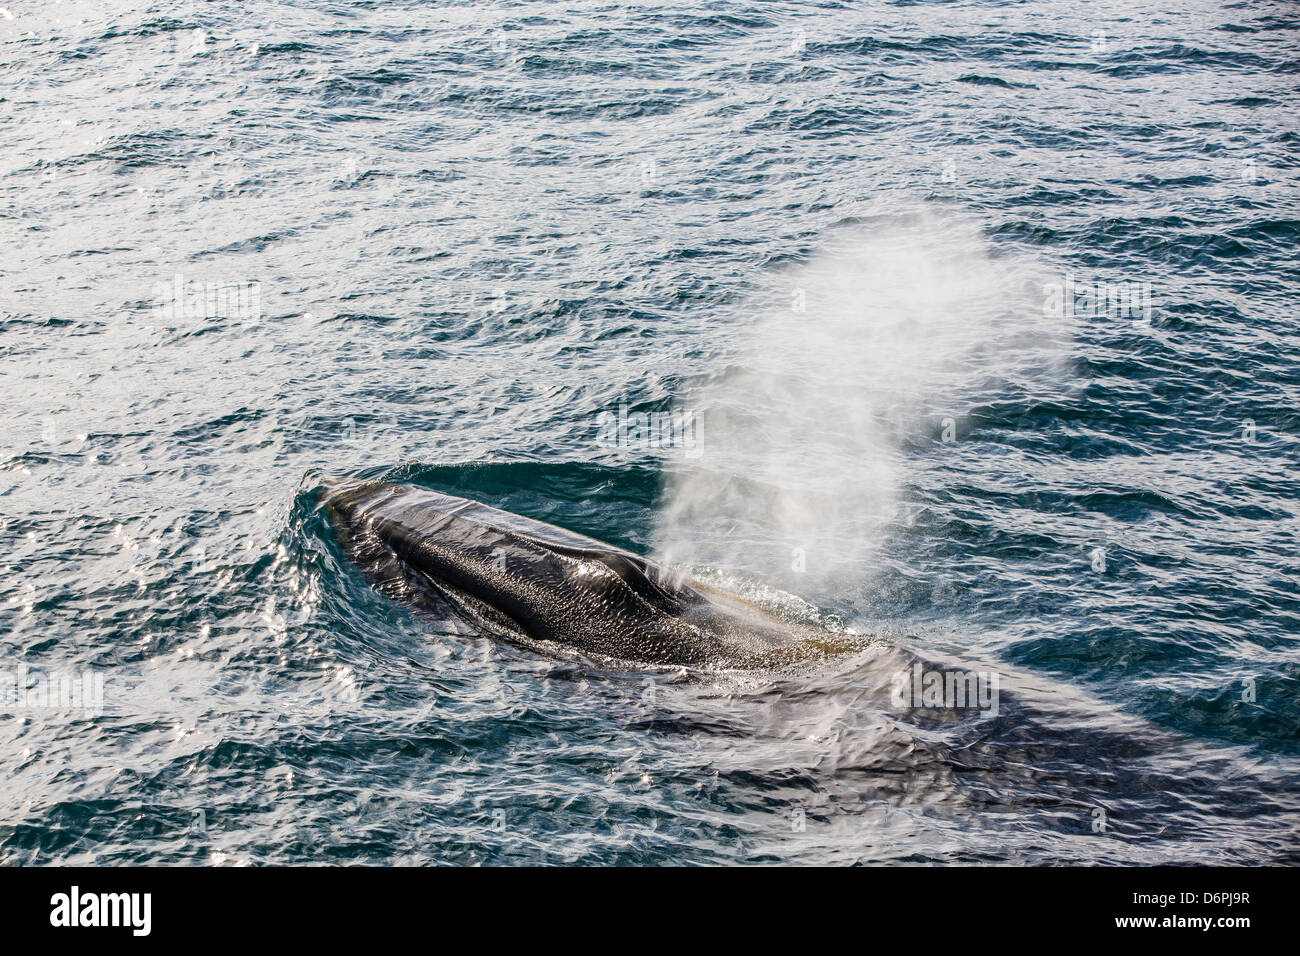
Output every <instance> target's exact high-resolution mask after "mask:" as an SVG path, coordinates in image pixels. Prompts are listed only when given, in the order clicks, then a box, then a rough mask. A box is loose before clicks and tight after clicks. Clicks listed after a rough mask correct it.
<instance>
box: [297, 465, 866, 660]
mask: <svg viewBox="0 0 1300 956" xmlns="http://www.w3.org/2000/svg"><path fill="white" fill-rule="evenodd" d="M319 500H320V502H321V504H323V505H324V507H325V508H326V509H327V512H328V514H329V517H330V520H331V523H332V525H333V527H334V531H335V534H336V536H337V537H338V539H339V541H340V543H341V544H342V545H343V547H344V550H345V551H346V552H347V553H348V555H349V557H351V558H352V560H353V561H354V562H355V563H356V564H357V565H358V566H359V567H360V568H361V569H362V570H363V571H364V572H365V573H366V574H367V576H368V577H369V578H370V580H371V581H372V583H374V584H376V586H377V587H378V588H379V589H380V590H381V591H382V592H384V593H386V594H388V595H390V596H392V597H396V598H399V599H404V600H405V601H406V602H407V603H410V604H414V605H416V606H417V607H423V608H426V609H431V608H433V607H436V608H437V609H438V610H439V611H441V612H444V613H445V612H446V611H447V610H450V611H451V612H452V613H453V614H454V615H455V616H456V617H457V618H459V619H460V621H462V622H464V623H466V624H468V625H469V628H470V629H471V631H474V632H479V633H483V634H486V635H488V636H493V637H499V638H503V639H506V640H509V641H512V642H514V643H516V644H521V645H524V646H527V647H529V648H530V649H533V650H537V651H540V652H542V653H549V654H554V653H557V652H558V653H561V654H563V653H568V652H575V651H576V652H578V653H581V654H583V655H586V656H592V657H597V658H606V659H613V660H618V661H623V662H630V663H639V664H650V665H682V666H688V667H713V666H716V667H728V668H737V667H738V668H773V667H780V666H782V665H786V664H790V663H793V662H796V661H801V660H809V659H813V658H817V657H824V656H826V655H827V654H833V653H839V652H842V651H845V650H850V649H853V648H854V647H856V646H857V645H856V644H853V645H850V642H849V641H848V638H847V637H846V636H843V635H835V634H831V633H829V632H822V631H817V630H814V629H811V628H807V627H803V626H800V625H794V624H790V623H787V622H785V621H782V620H780V619H778V618H776V617H774V616H772V615H771V614H768V613H767V612H765V611H763V610H762V609H760V608H759V607H757V606H755V605H753V604H751V603H749V602H747V601H744V600H743V599H741V598H739V597H736V596H734V595H730V594H726V593H724V592H722V591H718V590H716V589H713V588H709V587H707V586H706V585H702V584H699V583H698V582H687V581H685V580H682V579H681V578H680V577H679V576H678V575H676V574H674V573H672V572H671V571H669V570H668V569H666V568H663V567H661V566H659V565H657V564H655V563H654V562H652V561H649V560H647V559H646V558H643V557H640V556H639V555H636V554H633V553H631V552H629V551H625V550H623V549H621V548H616V547H613V546H611V545H608V544H605V543H603V542H600V541H597V540H595V539H593V538H588V537H585V536H583V535H579V534H576V533H574V532H572V531H567V530H565V529H563V528H559V527H556V526H554V525H549V524H546V523H544V522H541V521H535V520H533V519H530V518H525V517H522V516H520V515H516V514H511V513H509V512H506V511H502V510H499V509H497V508H493V507H490V506H489V505H485V504H482V503H480V502H477V501H472V500H470V499H467V498H458V497H456V496H454V495H446V494H441V493H439V492H436V491H431V490H428V489H425V488H420V487H416V486H412V485H401V484H393V483H388V482H377V481H358V480H339V481H333V482H327V483H326V484H325V485H324V486H323V487H322V489H321V491H320V496H319Z"/></svg>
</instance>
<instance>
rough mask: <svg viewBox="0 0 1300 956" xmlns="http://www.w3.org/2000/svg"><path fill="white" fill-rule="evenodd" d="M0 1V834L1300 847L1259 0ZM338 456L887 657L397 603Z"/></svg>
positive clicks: (1276, 284)
mask: <svg viewBox="0 0 1300 956" xmlns="http://www.w3.org/2000/svg"><path fill="white" fill-rule="evenodd" d="M3 5H4V9H3V10H0V53H2V55H0V239H2V240H3V249H4V256H3V258H0V389H2V392H0V394H2V395H3V398H4V413H3V415H2V416H0V466H2V467H0V561H2V562H3V574H2V576H0V588H2V593H0V766H3V770H4V772H3V774H2V775H0V863H6V864H33V863H38V864H50V863H96V864H98V863H184V864H222V865H259V864H283V863H366V864H433V863H452V864H505V863H528V864H563V863H580V864H727V863H755V862H782V863H833V864H841V863H906V864H954V863H967V862H982V863H1003V864H1042V863H1049V864H1071V863H1088V864H1114V863H1166V862H1168V863H1240V864H1253V863H1264V862H1274V863H1276V862H1290V863H1296V862H1300V641H1298V639H1300V571H1298V568H1297V552H1298V551H1300V411H1298V408H1300V363H1298V362H1297V356H1300V333H1298V332H1297V302H1298V301H1300V263H1298V261H1297V255H1296V250H1297V239H1300V188H1298V185H1297V170H1298V166H1300V163H1298V162H1297V156H1298V155H1300V154H1298V153H1297V146H1300V134H1298V131H1297V116H1298V115H1300V113H1298V111H1297V99H1298V97H1297V92H1296V82H1295V81H1296V76H1297V73H1298V72H1300V11H1297V9H1296V7H1295V5H1294V4H1290V3H1281V2H1255V0H1252V2H1238V3H1223V2H1211V0H1180V2H1177V3H1164V4H1134V3H1130V2H1120V0H1114V2H1111V0H1095V2H1090V3H1087V4H1081V3H1077V2H1065V0H1043V2H903V0H898V2H822V3H815V2H807V3H805V2H773V3H756V2H748V3H746V2H682V3H662V2H661V3H645V4H623V3H608V2H585V0H580V2H575V3H552V2H528V3H484V2H462V3H428V2H410V0H395V2H306V0H303V2H267V0H249V2H239V3H235V2H226V0H216V2H174V3H147V2H141V0H94V2H90V0H62V2H45V0H42V2H29V0H3ZM338 476H361V477H372V478H385V479H388V480H393V481H405V482H412V483H417V484H422V485H426V486H428V487H431V488H435V489H438V490H440V491H444V492H449V493H452V494H457V495H463V496H468V497H472V498H476V499H479V500H482V501H485V502H487V503H489V504H491V505H494V506H496V507H499V508H504V509H507V510H510V511H513V512H517V513H520V514H523V515H526V516H529V517H532V518H537V519H541V520H543V521H548V522H551V523H554V524H558V525H562V526H564V527H567V528H570V529H573V530H575V531H578V532H581V533H583V534H587V535H591V536H594V537H596V538H599V539H602V540H605V541H608V542H610V543H612V544H614V545H618V546H620V547H624V548H629V549H632V550H634V551H637V552H639V553H643V554H647V555H653V556H656V557H658V558H660V559H661V560H664V561H666V562H668V563H670V564H672V565H673V566H675V567H678V568H681V569H683V570H684V571H685V572H687V573H690V574H693V575H695V576H697V577H700V578H702V579H705V580H708V581H711V582H713V583H714V584H718V585H721V586H723V587H725V588H726V589H728V590H732V591H736V592H738V593H741V594H744V595H746V596H747V597H749V598H750V599H752V600H754V601H756V602H758V603H760V604H762V605H764V606H767V607H769V608H770V609H772V610H774V611H775V612H777V613H781V614H785V615H787V616H795V617H799V618H800V619H802V620H806V621H816V622H818V623H819V625H820V626H824V627H826V628H828V629H836V630H839V631H847V630H852V631H854V632H855V633H856V634H858V635H861V636H862V637H863V638H864V640H867V641H868V642H869V643H870V644H871V646H872V648H873V649H872V650H871V651H869V652H863V653H861V654H851V655H847V656H842V657H840V658H837V659H835V660H833V661H829V662H827V663H826V664H825V665H824V666H821V667H818V668H814V669H811V670H805V671H801V672H799V673H789V674H785V673H780V674H762V673H758V674H755V673H743V674H742V673H728V672H725V670H716V671H708V672H704V673H690V672H685V671H680V670H677V671H672V670H658V671H655V670H644V669H637V668H633V667H629V668H624V669H613V670H611V669H608V668H601V667H595V666H592V664H591V663H590V662H586V661H583V660H580V659H577V658H572V659H570V658H566V657H565V656H563V655H554V656H546V655H537V654H533V653H529V652H527V651H525V650H523V649H520V648H515V647H511V646H509V645H507V644H503V643H501V642H498V641H494V640H491V639H488V638H485V637H477V636H473V635H468V636H467V635H464V634H454V633H439V632H438V629H437V628H431V627H430V626H429V625H428V623H427V622H426V621H423V620H421V619H420V618H419V617H418V616H416V615H415V614H413V613H412V611H411V609H409V608H407V607H404V606H402V605H401V604H398V603H395V602H393V601H391V600H389V599H388V598H386V597H384V596H383V595H381V594H380V593H378V592H377V591H376V590H375V589H374V588H373V587H371V586H370V584H369V583H368V582H367V581H366V579H365V578H364V576H363V575H362V574H361V573H360V572H359V571H358V570H357V568H356V567H355V566H354V565H353V564H352V563H351V562H350V561H349V560H348V558H347V556H346V555H345V554H344V552H343V551H342V550H341V548H340V547H339V544H338V542H337V540H336V538H335V535H334V533H333V529H332V527H331V525H330V522H329V520H328V517H327V516H326V515H325V513H324V512H322V511H321V510H320V509H319V507H318V504H317V497H316V493H317V490H318V489H319V488H320V486H321V483H322V482H323V481H324V480H325V479H327V478H331V477H338ZM904 651H905V652H906V653H907V654H908V655H915V656H916V658H917V659H918V660H924V661H931V662H933V661H940V662H944V663H943V666H945V667H952V668H966V669H969V670H971V671H974V672H976V673H977V674H980V675H984V676H985V677H989V676H990V675H993V676H996V677H997V679H998V682H999V683H998V687H999V692H1000V695H1001V702H1000V706H998V707H997V708H996V713H994V712H992V710H990V709H989V708H985V709H984V710H983V711H975V710H971V709H969V708H968V709H967V710H965V711H961V712H959V713H956V714H955V715H954V714H947V715H944V719H938V716H939V715H931V716H934V717H935V718H936V719H926V718H925V716H924V715H922V716H919V717H918V715H917V714H915V713H912V712H910V711H904V710H899V709H898V708H893V707H891V706H890V704H889V700H888V699H887V698H888V695H885V696H883V697H882V696H881V693H880V691H881V688H882V687H884V686H888V685H889V682H890V680H891V679H892V677H891V674H892V673H894V672H895V671H897V670H898V668H899V666H901V665H900V664H899V663H898V662H899V661H901V660H903V658H902V657H895V656H894V655H895V652H897V654H900V655H901V654H902V653H903V652H904ZM907 659H908V660H911V657H908V658H907ZM891 661H892V663H891ZM935 666H938V665H935ZM65 690H66V691H67V693H66V694H65V693H64V691H65ZM74 690H76V691H77V693H75V694H74V693H73V691H74ZM949 718H951V719H949Z"/></svg>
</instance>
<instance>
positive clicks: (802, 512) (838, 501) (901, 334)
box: [657, 213, 1050, 595]
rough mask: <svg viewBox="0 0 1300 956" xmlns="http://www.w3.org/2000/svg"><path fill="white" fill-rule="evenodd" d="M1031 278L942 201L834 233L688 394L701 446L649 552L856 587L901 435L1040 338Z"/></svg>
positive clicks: (930, 430) (932, 419)
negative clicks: (700, 423)
mask: <svg viewBox="0 0 1300 956" xmlns="http://www.w3.org/2000/svg"><path fill="white" fill-rule="evenodd" d="M1040 289H1041V284H1040V283H1039V282H1038V281H1036V277H1034V276H1032V275H1030V274H1029V272H1028V270H1027V269H1026V268H1025V266H1024V264H1023V263H1015V262H1012V261H1010V260H1007V259H1002V260H997V259H994V258H992V257H991V256H990V253H989V247H988V244H987V242H986V241H985V240H984V238H983V236H982V234H981V232H980V230H979V228H978V227H977V225H976V224H974V223H971V222H969V221H966V220H963V219H955V218H953V216H952V215H951V214H948V213H942V214H940V213H924V214H920V215H916V216H909V217H906V218H899V217H894V218H893V219H892V220H891V221H890V224H887V225H886V224H879V225H874V226H871V227H869V228H862V227H859V228H857V229H854V230H852V231H849V232H845V233H843V234H841V235H839V236H836V237H833V238H832V239H831V240H830V241H829V242H828V244H827V246H826V248H825V249H824V251H823V252H821V253H820V254H818V255H817V256H816V257H815V258H814V259H812V260H811V261H808V262H807V263H805V264H803V265H800V266H799V267H797V268H795V269H792V270H790V271H789V272H788V273H786V274H784V275H783V276H781V277H780V281H779V282H778V283H777V284H776V286H775V288H774V289H773V290H771V291H770V292H768V293H767V296H766V301H767V302H774V301H775V302H780V303H781V305H780V307H777V308H774V309H771V310H769V311H767V312H766V313H764V314H763V315H761V316H760V318H759V320H758V321H757V323H756V325H755V326H754V327H753V329H752V333H751V334H750V337H749V338H748V339H747V341H746V342H745V343H744V344H743V346H742V347H741V348H740V350H739V353H740V354H739V355H738V358H737V360H736V362H735V363H734V364H733V366H732V367H731V370H729V371H728V372H727V373H726V374H725V375H723V376H722V377H720V378H718V379H715V380H714V381H713V382H712V383H711V384H709V385H708V386H706V387H705V388H703V389H702V390H701V391H700V393H699V394H697V395H693V396H690V397H689V399H688V403H689V405H690V406H691V407H693V408H696V409H699V410H700V412H701V414H702V415H703V417H704V418H703V420H704V422H705V429H704V432H703V447H702V454H701V457H700V459H699V461H698V462H696V463H690V464H688V465H685V466H683V467H682V468H681V470H679V471H677V472H674V473H673V474H671V475H670V476H669V478H668V484H667V488H666V496H665V504H664V508H663V510H662V513H661V518H660V526H659V528H658V537H657V545H658V550H659V553H660V554H661V555H662V557H663V558H664V559H665V560H666V561H667V562H669V563H671V564H676V565H679V566H680V565H686V566H692V565H694V566H700V565H712V566H715V567H721V568H729V569H735V570H739V571H743V572H748V573H752V574H757V575H761V576H762V577H764V578H766V579H767V580H770V581H773V582H774V583H778V584H780V585H781V586H785V587H789V588H790V589H791V590H794V591H797V592H798V593H802V594H809V595H811V594H812V593H814V592H816V591H822V592H823V593H825V592H827V591H828V590H829V591H833V592H835V593H844V589H845V588H846V587H850V586H851V582H856V583H857V584H858V585H860V584H861V583H862V582H863V581H864V580H865V579H866V577H868V576H869V575H870V572H871V569H872V563H873V557H874V555H875V551H876V548H877V546H878V544H879V542H880V541H881V538H882V529H883V527H884V525H885V524H886V523H888V522H891V521H895V520H897V519H898V517H899V505H900V489H901V487H902V485H903V483H904V482H905V481H906V480H908V476H909V462H908V460H907V458H906V457H905V449H904V447H903V444H904V442H905V441H906V440H908V439H909V438H911V439H918V440H921V441H923V442H924V441H928V440H930V439H931V436H934V437H935V438H936V439H937V438H938V434H939V430H940V429H941V428H942V427H943V424H942V423H943V419H944V417H946V416H949V415H952V416H953V417H954V418H955V419H956V418H958V417H959V416H960V415H961V408H962V407H964V404H965V402H966V401H967V400H968V399H969V397H970V396H972V395H978V394H979V393H980V390H981V385H982V383H983V382H985V381H986V380H991V379H990V377H992V378H998V379H1001V378H1003V377H1004V376H1006V375H1008V374H1012V373H1011V370H1010V368H1009V366H1010V365H1011V364H1014V361H1013V360H1012V359H1011V358H1010V357H1009V356H1010V355H1011V354H1012V353H1013V352H1015V351H1016V350H1023V349H1024V348H1025V347H1026V346H1027V345H1028V347H1029V348H1030V349H1031V350H1038V351H1040V352H1041V346H1040V343H1042V342H1045V341H1047V340H1048V339H1050V336H1047V337H1046V338H1045V337H1044V336H1043V332H1044V330H1043V329H1042V325H1043V323H1044V319H1043V316H1042V307H1041V301H1042V298H1041V292H1040ZM1039 358H1040V359H1041V355H1040V357H1039ZM985 397H986V398H987V395H986V396H985Z"/></svg>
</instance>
